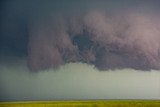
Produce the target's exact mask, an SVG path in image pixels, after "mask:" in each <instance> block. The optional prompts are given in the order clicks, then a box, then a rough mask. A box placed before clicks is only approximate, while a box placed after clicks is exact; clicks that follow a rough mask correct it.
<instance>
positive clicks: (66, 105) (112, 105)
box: [0, 100, 160, 107]
mask: <svg viewBox="0 0 160 107" xmlns="http://www.w3.org/2000/svg"><path fill="white" fill-rule="evenodd" d="M0 107H160V100H78V101H33V102H28V101H26V102H0Z"/></svg>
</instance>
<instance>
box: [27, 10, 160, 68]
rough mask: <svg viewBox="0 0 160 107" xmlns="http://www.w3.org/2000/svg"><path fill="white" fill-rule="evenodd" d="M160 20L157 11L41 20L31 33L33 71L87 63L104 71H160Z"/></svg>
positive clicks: (99, 12) (93, 14) (55, 17)
mask: <svg viewBox="0 0 160 107" xmlns="http://www.w3.org/2000/svg"><path fill="white" fill-rule="evenodd" d="M47 18H48V17H47ZM159 18H160V17H159V15H158V14H157V13H155V12H154V11H151V12H146V11H145V10H141V11H139V10H135V9H131V10H129V11H123V13H116V14H112V15H109V16H108V15H107V13H106V12H105V11H99V10H95V11H89V12H86V13H85V14H83V15H75V16H74V15H69V16H65V15H63V14H57V15H54V16H53V17H51V18H50V19H45V21H44V20H40V22H38V25H35V26H34V27H33V28H32V29H31V31H30V40H29V51H28V52H29V59H28V62H29V63H28V65H29V68H30V69H31V70H41V69H47V68H57V67H59V66H60V65H63V64H66V63H69V62H83V63H88V64H93V65H95V67H97V68H98V69H100V70H107V69H122V68H133V69H141V70H150V69H160V59H159V56H160V53H159V49H160V44H159V41H160V36H159V35H160V22H159Z"/></svg>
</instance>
